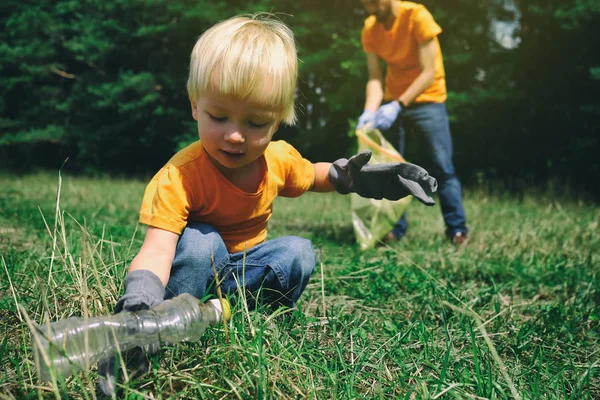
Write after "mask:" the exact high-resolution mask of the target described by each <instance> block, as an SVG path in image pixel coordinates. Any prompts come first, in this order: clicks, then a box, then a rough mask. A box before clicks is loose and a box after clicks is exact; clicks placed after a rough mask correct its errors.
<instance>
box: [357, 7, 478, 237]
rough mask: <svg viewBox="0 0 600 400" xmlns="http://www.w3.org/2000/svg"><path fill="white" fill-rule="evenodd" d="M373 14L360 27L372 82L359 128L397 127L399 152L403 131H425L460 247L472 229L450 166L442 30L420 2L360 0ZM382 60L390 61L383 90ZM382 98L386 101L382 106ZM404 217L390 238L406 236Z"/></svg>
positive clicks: (449, 232)
mask: <svg viewBox="0 0 600 400" xmlns="http://www.w3.org/2000/svg"><path fill="white" fill-rule="evenodd" d="M361 3H362V5H363V7H364V8H365V9H366V11H367V12H368V13H369V16H368V17H367V18H366V20H365V23H364V27H363V30H362V35H361V39H362V45H363V50H364V51H365V53H366V54H367V65H368V71H369V80H368V82H367V87H366V101H365V108H364V112H363V113H362V115H361V116H360V118H359V120H358V126H357V127H358V128H361V127H363V126H365V125H367V124H372V125H373V127H374V128H377V129H380V130H382V131H384V132H385V131H386V130H390V128H391V127H392V126H396V125H399V129H400V146H399V147H400V148H399V150H400V153H404V137H405V135H404V132H405V130H410V131H412V132H415V133H417V134H418V135H421V136H422V137H423V138H424V139H425V142H426V143H427V153H428V158H429V160H427V161H428V162H429V164H430V165H429V166H428V168H429V171H430V172H431V174H432V175H433V176H435V177H436V178H437V180H438V184H439V188H438V193H439V199H440V205H441V211H442V216H443V218H444V222H445V224H446V236H447V237H448V239H450V241H451V242H452V243H454V244H457V245H462V244H464V243H465V242H466V240H467V233H468V229H467V226H466V216H465V211H464V208H463V204H462V193H461V192H462V189H461V184H460V181H459V180H458V178H457V176H456V173H455V171H454V166H453V164H452V138H451V135H450V127H449V123H448V113H447V111H446V104H445V101H446V98H447V94H446V78H445V72H444V63H443V59H442V52H441V49H440V45H439V41H438V38H437V37H438V35H439V34H440V33H441V32H442V29H441V28H440V26H439V25H438V24H437V23H436V22H435V20H434V19H433V17H432V15H431V13H430V12H429V11H428V10H427V9H426V8H425V7H424V6H423V5H421V4H416V3H412V2H408V1H399V0H361ZM382 61H383V62H385V63H386V66H387V69H386V75H385V91H384V85H383V82H382V76H383V74H382ZM382 100H384V101H385V102H386V103H385V104H383V105H382ZM406 228H407V221H406V215H403V216H402V217H401V218H400V220H399V221H398V223H397V224H396V226H395V227H394V228H393V229H392V231H391V232H390V233H388V235H387V237H386V238H385V240H386V241H387V242H390V241H395V240H399V239H402V237H403V236H404V235H405V234H406Z"/></svg>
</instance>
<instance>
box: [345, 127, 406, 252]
mask: <svg viewBox="0 0 600 400" xmlns="http://www.w3.org/2000/svg"><path fill="white" fill-rule="evenodd" d="M356 137H357V138H358V151H362V150H370V151H371V153H373V156H372V157H371V160H370V161H369V164H379V163H389V162H406V160H404V158H403V157H402V156H401V155H400V153H398V152H397V151H396V149H395V148H394V146H392V145H391V144H390V143H389V142H388V141H387V140H385V138H384V137H383V135H382V134H381V132H380V131H379V130H378V129H370V128H367V129H359V130H357V131H356ZM350 196H351V204H352V226H353V227H354V233H355V234H356V241H357V242H358V244H359V245H360V248H361V250H366V249H369V248H372V247H373V246H375V244H377V243H378V242H379V241H380V240H381V239H383V237H384V236H385V235H387V233H388V232H390V231H391V230H392V228H393V227H394V225H396V222H398V220H399V219H400V217H401V216H402V214H403V213H404V211H406V208H407V207H408V205H409V204H410V202H411V200H412V196H407V197H405V198H403V199H400V200H397V201H390V200H385V199H384V200H374V199H365V198H364V197H360V196H359V195H357V194H356V193H352V194H351V195H350Z"/></svg>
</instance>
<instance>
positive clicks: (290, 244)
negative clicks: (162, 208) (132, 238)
mask: <svg viewBox="0 0 600 400" xmlns="http://www.w3.org/2000/svg"><path fill="white" fill-rule="evenodd" d="M213 263H214V266H215V268H216V270H217V272H218V274H219V280H220V281H221V290H222V291H223V292H224V293H232V294H235V293H237V292H238V289H241V290H243V291H244V292H245V293H246V295H247V300H248V303H249V305H250V307H254V306H255V304H256V301H259V300H260V301H262V302H265V303H268V304H273V305H284V306H288V307H294V306H295V304H296V302H297V301H298V298H299V297H300V294H301V293H302V291H303V290H304V288H305V287H306V285H307V283H308V279H309V278H310V275H311V274H312V272H313V271H314V268H315V264H316V257H315V252H314V250H313V247H312V243H311V242H310V241H309V240H307V239H303V238H300V237H297V236H283V237H279V238H276V239H272V240H267V241H265V242H263V243H260V244H258V245H256V246H254V247H252V248H250V249H248V250H246V251H245V252H239V253H232V254H230V253H229V252H228V251H227V248H226V247H225V243H224V242H223V239H222V238H221V236H220V235H219V233H218V232H217V231H216V230H215V229H214V228H213V227H212V226H210V225H207V224H202V223H194V222H190V223H188V225H187V227H186V228H185V229H184V231H183V233H182V234H181V236H180V238H179V242H178V243H177V249H176V252H175V258H174V260H173V266H172V268H171V276H170V278H169V282H168V283H167V288H166V292H167V294H166V296H165V297H166V298H172V297H175V296H177V295H179V294H182V293H190V294H192V295H194V296H195V297H196V298H198V299H202V298H203V297H204V296H205V295H207V294H214V293H215V290H216V287H215V276H214V270H213Z"/></svg>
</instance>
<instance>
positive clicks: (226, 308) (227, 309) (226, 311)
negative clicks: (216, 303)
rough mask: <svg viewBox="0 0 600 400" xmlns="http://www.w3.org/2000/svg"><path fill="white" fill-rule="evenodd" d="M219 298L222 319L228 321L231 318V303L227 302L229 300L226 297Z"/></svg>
mask: <svg viewBox="0 0 600 400" xmlns="http://www.w3.org/2000/svg"><path fill="white" fill-rule="evenodd" d="M220 300H221V307H222V309H223V311H222V312H223V314H222V318H223V321H225V322H229V320H230V319H231V305H230V304H229V301H227V299H220Z"/></svg>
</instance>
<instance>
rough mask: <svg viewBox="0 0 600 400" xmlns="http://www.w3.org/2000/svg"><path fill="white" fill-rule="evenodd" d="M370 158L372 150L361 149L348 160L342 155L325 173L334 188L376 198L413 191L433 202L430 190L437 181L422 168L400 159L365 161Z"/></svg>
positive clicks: (424, 200)
mask: <svg viewBox="0 0 600 400" xmlns="http://www.w3.org/2000/svg"><path fill="white" fill-rule="evenodd" d="M370 159H371V152H370V151H368V150H363V151H361V152H360V153H359V154H357V155H355V156H352V157H351V158H350V159H349V160H348V159H345V158H341V159H339V160H337V161H335V162H334V163H333V164H331V167H330V168H329V173H328V175H327V176H328V178H329V181H330V182H331V183H332V184H333V186H334V187H335V190H336V191H337V192H338V193H341V194H348V193H356V194H358V195H359V196H362V197H366V198H370V199H377V200H381V199H388V200H399V199H401V198H403V197H406V196H408V195H413V196H414V197H415V198H416V199H417V200H419V201H420V202H421V203H423V204H425V205H426V206H432V205H434V204H435V201H433V199H432V198H431V197H429V194H431V193H433V192H435V191H436V190H437V181H436V180H435V178H433V177H431V176H429V173H427V171H426V170H425V169H423V168H421V167H419V166H418V165H415V164H410V163H402V162H400V163H383V164H375V165H367V163H368V162H369V160H370Z"/></svg>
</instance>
